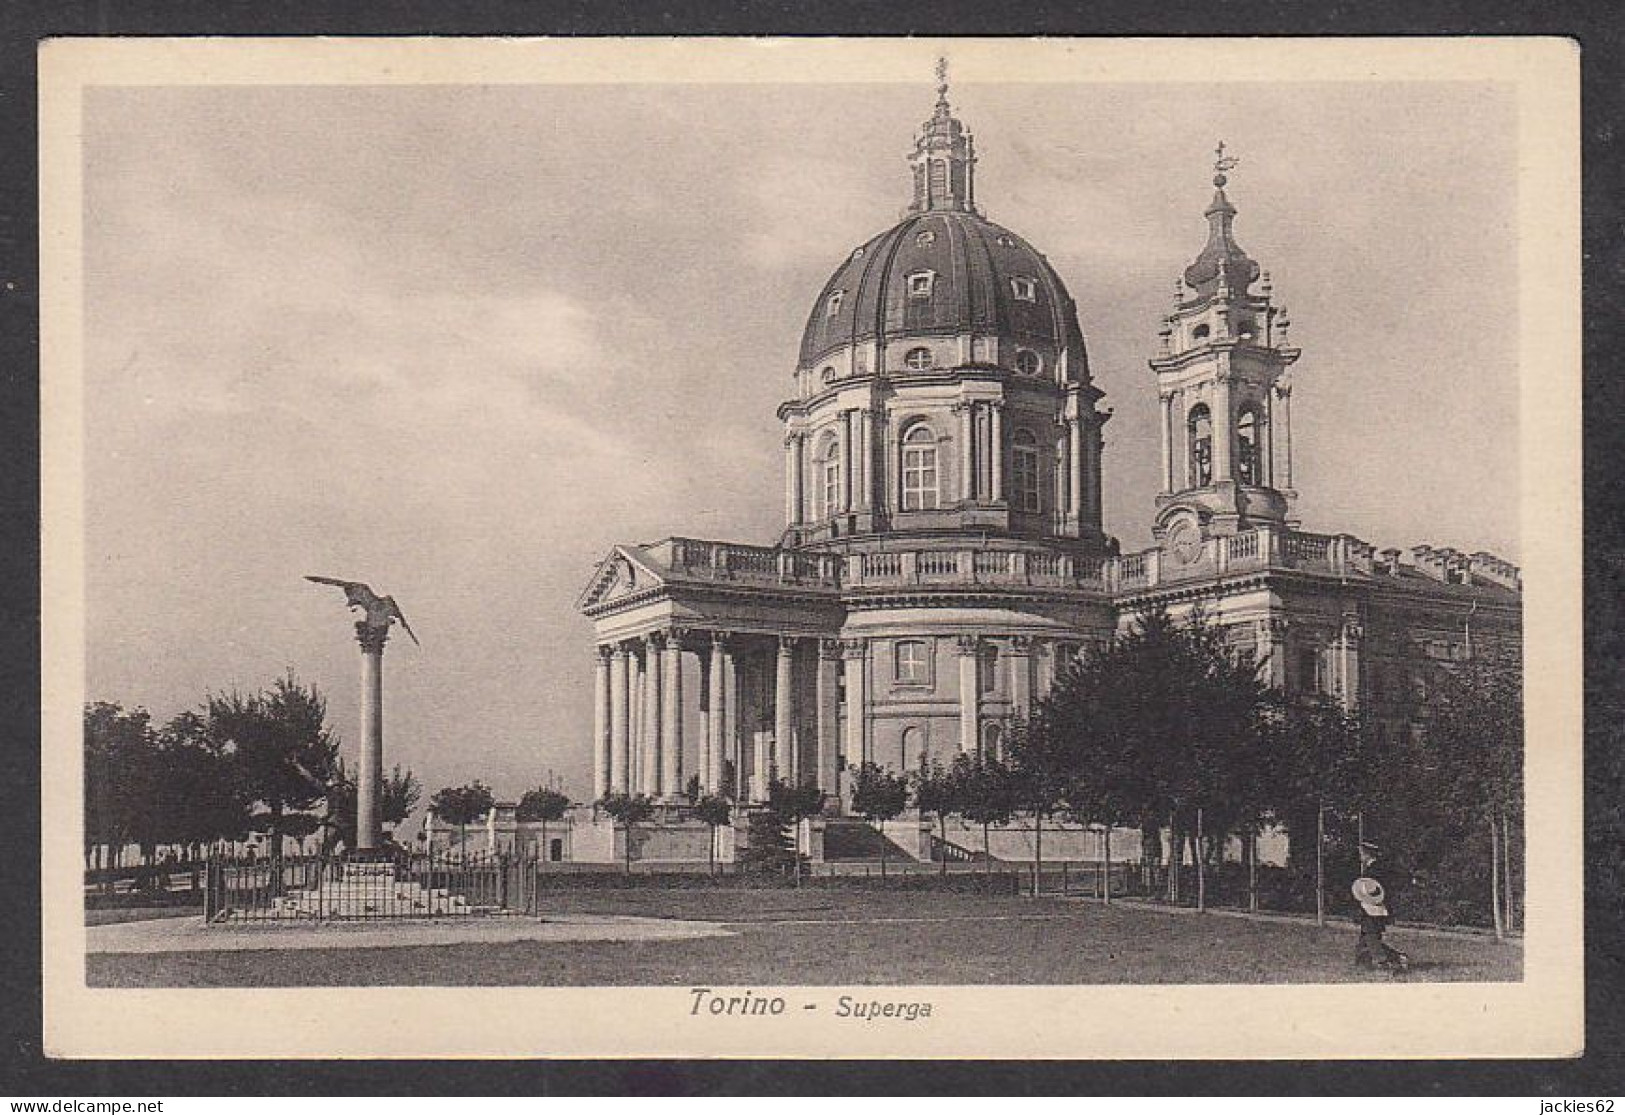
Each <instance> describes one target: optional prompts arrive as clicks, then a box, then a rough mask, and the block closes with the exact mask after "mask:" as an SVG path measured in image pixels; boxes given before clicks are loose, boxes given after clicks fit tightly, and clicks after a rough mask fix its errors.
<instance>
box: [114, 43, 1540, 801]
mask: <svg viewBox="0 0 1625 1115" xmlns="http://www.w3.org/2000/svg"><path fill="white" fill-rule="evenodd" d="M952 97H953V102H954V107H955V110H956V113H957V114H958V115H959V116H960V118H961V119H962V120H963V121H964V122H965V124H966V126H967V127H968V128H969V129H970V130H972V131H973V132H974V133H975V135H976V143H977V155H978V158H979V164H978V168H977V191H976V193H977V199H978V201H979V202H980V203H981V205H982V206H983V208H984V210H985V212H986V213H987V215H988V216H989V217H990V218H991V219H993V220H995V221H998V222H999V223H1001V224H1004V225H1006V226H1008V227H1010V228H1012V229H1014V230H1015V231H1017V232H1019V233H1020V234H1021V235H1023V236H1024V237H1025V238H1026V239H1028V240H1029V241H1031V242H1032V243H1033V244H1035V245H1036V246H1037V247H1038V248H1039V249H1040V250H1041V251H1043V252H1045V253H1046V254H1047V255H1048V257H1049V259H1050V261H1051V262H1052V263H1053V264H1054V265H1055V267H1056V269H1057V270H1058V272H1059V273H1060V275H1061V276H1062V278H1063V280H1064V281H1065V282H1066V283H1067V285H1068V287H1069V289H1070V290H1071V293H1072V295H1073V297H1074V299H1075V300H1076V302H1077V304H1078V312H1079V317H1080V320H1081V323H1082V326H1083V329H1084V333H1085V336H1086V338H1087V343H1088V346H1089V353H1090V362H1091V366H1092V368H1093V371H1094V376H1095V380H1096V382H1097V384H1098V385H1099V386H1100V387H1101V388H1102V389H1103V390H1104V391H1105V392H1106V398H1105V400H1104V401H1103V403H1102V405H1103V406H1106V407H1110V408H1112V409H1113V411H1114V412H1115V416H1114V418H1113V419H1112V421H1111V423H1110V425H1109V426H1108V427H1107V434H1106V456H1105V466H1104V471H1105V501H1104V505H1105V517H1106V526H1107V530H1108V531H1109V532H1111V533H1113V534H1115V535H1116V536H1118V537H1119V538H1120V539H1121V540H1122V542H1123V545H1124V548H1125V550H1128V549H1134V548H1138V547H1141V546H1144V545H1146V544H1148V542H1149V533H1148V526H1149V523H1150V520H1151V514H1152V510H1153V506H1152V499H1153V496H1154V493H1155V488H1156V479H1155V473H1156V470H1157V467H1158V461H1159V452H1160V450H1159V448H1158V443H1157V440H1156V432H1155V423H1156V414H1157V401H1156V393H1155V389H1154V384H1153V376H1152V373H1151V372H1150V371H1149V370H1148V369H1147V367H1146V360H1147V359H1148V358H1149V357H1150V356H1152V355H1154V354H1155V349H1156V342H1157V328H1158V324H1159V321H1160V318H1161V315H1162V314H1164V313H1165V312H1166V310H1167V308H1168V307H1169V305H1170V302H1171V298H1172V288H1173V280H1174V277H1175V276H1176V275H1177V274H1178V273H1179V272H1180V271H1181V270H1182V269H1183V267H1184V266H1185V265H1186V264H1187V263H1188V262H1189V261H1190V260H1191V259H1192V258H1193V257H1194V255H1195V254H1196V252H1197V251H1199V250H1200V248H1201V246H1202V244H1203V241H1204V239H1205V230H1206V225H1205V221H1204V219H1203V217H1202V210H1203V209H1204V208H1205V207H1206V205H1207V202H1208V200H1209V198H1210V196H1211V193H1212V187H1211V185H1210V182H1209V179H1210V176H1211V162H1212V149H1213V147H1214V145H1215V143H1216V142H1217V141H1218V140H1219V139H1221V138H1222V139H1223V140H1225V142H1226V145H1227V151H1229V152H1231V153H1234V154H1236V155H1238V156H1239V157H1240V159H1241V163H1240V165H1239V166H1238V167H1237V168H1236V169H1235V170H1234V171H1232V172H1231V175H1230V178H1231V184H1230V187H1229V189H1228V194H1229V196H1230V198H1231V201H1232V202H1233V204H1234V205H1235V206H1236V208H1237V209H1238V210H1239V216H1238V217H1237V219H1236V225H1235V232H1236V238H1237V240H1238V241H1239V242H1240V243H1241V244H1242V245H1243V246H1244V247H1245V248H1246V249H1247V251H1248V252H1249V254H1251V255H1252V256H1253V258H1254V259H1256V260H1258V261H1259V262H1260V263H1261V264H1262V265H1263V267H1265V268H1266V269H1268V270H1269V271H1270V272H1271V273H1272V275H1273V278H1274V283H1275V290H1276V298H1277V300H1278V302H1280V303H1284V304H1285V305H1286V306H1287V307H1288V308H1289V309H1290V311H1291V317H1292V322H1293V325H1292V338H1293V342H1294V343H1295V344H1296V345H1298V346H1300V347H1301V348H1302V349H1303V356H1302V357H1301V358H1300V360H1299V362H1298V364H1297V365H1296V368H1295V370H1294V381H1295V387H1294V391H1293V420H1294V430H1293V446H1294V478H1295V480H1296V483H1297V489H1298V491H1299V492H1300V499H1299V504H1298V513H1299V515H1300V517H1301V518H1302V520H1303V523H1304V527H1305V529H1309V530H1320V531H1348V532H1350V533H1353V534H1357V535H1359V536H1361V537H1363V538H1365V539H1367V540H1368V541H1370V542H1372V543H1374V544H1376V545H1378V546H1379V547H1382V546H1402V547H1409V546H1411V545H1414V544H1417V543H1422V542H1427V543H1431V544H1434V545H1449V546H1456V547H1459V548H1462V549H1465V550H1468V551H1472V550H1478V549H1488V550H1491V551H1493V552H1496V553H1499V554H1501V555H1503V556H1505V557H1507V558H1509V559H1511V560H1514V561H1516V560H1517V559H1518V556H1519V544H1518V535H1517V527H1518V516H1517V502H1516V491H1517V486H1518V480H1519V476H1518V468H1517V456H1516V444H1517V440H1516V435H1517V382H1518V379H1517V365H1516V358H1515V349H1516V339H1517V327H1518V323H1517V320H1516V307H1517V287H1516V283H1517V261H1516V258H1515V248H1516V239H1515V231H1514V223H1513V222H1514V220H1515V211H1514V206H1515V202H1516V197H1515V191H1514V185H1515V182H1514V172H1515V141H1516V131H1515V118H1514V114H1513V100H1512V91H1511V88H1510V86H1499V85H1488V84H1482V83H1446V82H1417V83H1392V84H1374V83H1361V84H1359V85H1349V84H1335V83H1302V84H1281V83H1269V84H1262V83H1260V84H1239V83H1238V84H1226V85H1223V86H1210V85H1194V84H1134V85H1113V84H1093V85H1055V84H1027V85H1006V84H990V83H981V84H967V85H956V86H955V88H954V90H953V93H952ZM933 100H934V92H933V90H932V87H931V82H930V80H929V75H922V80H921V81H919V82H918V83H908V82H899V83H896V84H887V85H874V84H866V85H840V84H830V85H807V84H798V85H782V86H780V85H749V86H746V85H706V84H684V85H638V86H624V87H617V86H609V85H594V86H570V85H562V86H561V85H537V86H501V87H487V86H457V85H442V86H433V87H428V86H395V87H359V86H351V87H338V86H315V87H296V86H265V87H243V86H238V87H185V88H182V87H155V88H96V89H91V90H88V91H87V93H86V97H85V102H84V126H85V132H84V137H83V143H84V147H83V151H84V181H85V210H84V216H85V229H84V232H85V272H84V280H85V287H84V289H85V309H86V315H85V322H86V367H85V379H86V398H87V404H86V412H85V430H86V446H87V449H86V458H85V481H86V492H87V496H86V502H87V505H86V566H87V567H86V571H85V572H86V594H87V600H86V602H87V611H88V616H89V623H88V631H87V655H88V658H87V694H86V697H87V699H89V700H109V701H117V702H119V703H121V704H124V705H126V706H136V705H140V706H144V707H146V708H148V709H150V710H151V711H152V712H153V714H154V715H155V716H157V717H160V718H167V717H168V716H171V715H173V714H174V713H176V712H179V711H181V710H183V709H186V708H191V707H195V706H196V705H198V704H199V703H200V702H201V701H202V700H203V699H204V698H205V696H206V695H207V694H208V693H211V692H224V691H229V690H232V689H239V690H255V689H259V688H261V687H264V686H267V685H269V684H270V683H271V682H272V681H273V680H274V679H275V678H277V677H278V676H280V675H281V674H283V673H284V672H286V671H288V670H290V669H291V670H292V671H294V672H295V673H296V674H297V675H298V676H299V678H300V679H301V680H303V681H305V682H309V683H314V684H315V685H316V686H318V687H319V688H320V689H321V690H322V691H323V692H324V693H325V694H326V695H327V696H328V699H329V714H330V719H331V721H332V723H333V725H334V727H335V728H336V730H337V731H338V733H339V735H340V736H341V737H342V739H343V740H344V746H345V752H346V754H347V755H350V756H352V757H351V759H350V761H351V762H352V763H353V762H354V760H353V752H354V745H355V741H356V738H357V733H356V702H357V687H358V681H357V672H358V657H359V656H358V653H357V649H356V645H355V640H354V636H353V632H352V630H351V626H350V624H351V620H352V617H351V616H350V615H349V614H348V613H347V612H346V611H345V610H344V608H343V602H342V598H341V597H340V595H339V594H338V592H337V590H334V589H327V588H319V587H317V586H315V585H311V584H309V583H307V582H306V581H304V580H303V579H302V576H303V575H304V574H307V573H317V574H325V575H331V576H339V577H344V578H351V579H357V580H364V581H368V582H370V583H371V584H372V585H373V587H374V588H376V589H377V590H379V591H380V592H384V593H391V594H393V595H394V596H395V597H396V599H397V600H398V601H399V602H400V604H401V606H402V608H403V609H404V611H405V613H406V615H407V617H408V618H409V619H410V621H411V623H412V626H413V629H414V630H415V631H416V632H417V634H418V636H419V638H420V639H422V641H423V645H422V647H421V648H419V647H416V646H414V645H412V643H411V642H410V640H407V639H405V638H404V637H402V636H400V635H399V634H397V636H396V637H395V638H394V639H392V640H391V642H390V646H389V650H388V652H387V654H386V661H385V678H386V703H385V718H386V719H385V748H386V753H385V763H386V765H393V764H395V763H400V764H402V765H403V766H405V767H408V768H410V769H412V770H413V771H414V772H416V773H417V774H418V775H419V777H420V778H421V779H422V781H423V782H424V784H425V788H426V794H425V796H427V794H428V793H432V792H433V791H434V790H435V789H437V788H439V787H441V786H445V785H453V784H461V783H463V782H467V781H470V780H473V779H476V778H478V779H480V780H482V781H484V782H486V783H487V784H489V785H491V786H492V787H493V788H494V789H495V791H496V793H497V796H498V797H499V799H506V800H513V799H515V798H517V797H518V796H519V794H521V793H522V792H523V791H524V790H525V789H527V788H529V787H532V786H535V785H537V784H539V783H541V782H542V781H543V780H544V779H545V778H546V777H547V776H548V773H549V772H553V773H554V774H555V775H558V776H562V777H563V779H564V782H565V786H566V789H567V790H570V791H573V793H574V794H575V795H576V796H577V797H585V796H586V795H587V794H588V793H589V792H590V785H589V781H588V769H589V757H590V752H591V747H590V729H591V690H592V629H591V625H590V624H589V623H588V622H587V621H586V620H585V619H584V618H582V617H581V616H580V615H579V614H578V613H577V612H576V610H575V601H576V599H577V597H578V595H579V593H580V592H581V590H582V589H583V587H584V586H585V585H586V583H587V580H588V578H589V576H590V574H591V573H592V571H593V569H594V567H595V565H596V563H597V562H598V561H599V560H600V559H601V558H603V557H604V556H605V555H606V554H607V553H608V551H609V549H610V547H611V546H612V545H613V544H615V543H616V542H634V543H636V542H648V541H654V540H656V539H658V538H662V537H666V536H668V535H673V534H681V535H688V536H692V537H702V538H723V539H736V540H740V541H746V542H755V543H764V544H769V543H771V542H773V541H774V540H776V538H777V536H778V533H779V531H780V530H781V529H782V527H783V522H782V515H783V490H784V489H783V478H782V467H783V451H782V446H781V433H780V430H779V427H778V424H777V421H776V420H775V418H774V408H775V407H776V406H777V404H778V403H779V402H781V401H783V399H784V398H786V397H787V396H788V395H789V394H790V392H791V387H792V385H791V380H790V376H791V373H792V371H793V369H794V361H795V358H796V352H797V347H798V344H799V339H800V334H801V329H802V326H803V324H804V323H805V321H806V316H807V314H808V312H809V310H810V308H811V306H812V303H813V301H814V299H815V298H816V296H817V294H818V292H819V290H820V288H821V287H822V285H823V283H824V281H825V279H826V278H827V277H828V275H829V274H830V272H832V271H833V270H834V269H835V268H836V266H837V265H838V264H840V263H841V262H842V261H843V260H844V259H845V257H846V256H847V255H848V254H849V253H850V251H851V249H852V248H853V247H854V246H856V245H857V244H860V243H862V242H864V241H865V240H867V239H868V238H869V237H871V236H873V235H874V234H876V233H878V232H879V231H881V230H883V229H884V228H886V227H888V226H889V225H890V224H891V223H892V222H894V221H896V220H897V219H898V218H899V217H900V216H901V214H902V210H903V207H904V205H905V204H906V202H907V200H908V186H909V183H908V175H907V169H906V164H905V162H904V156H905V154H906V153H907V151H908V150H909V147H910V144H911V141H912V138H913V135H914V132H915V129H916V128H917V127H918V125H919V124H920V122H921V121H923V120H924V119H925V118H926V117H927V116H928V115H929V113H930V109H931V105H932V102H933Z"/></svg>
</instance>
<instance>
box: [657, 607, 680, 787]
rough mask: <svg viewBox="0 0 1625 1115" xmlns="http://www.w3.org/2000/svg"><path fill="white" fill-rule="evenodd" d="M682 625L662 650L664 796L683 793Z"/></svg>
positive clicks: (672, 634)
mask: <svg viewBox="0 0 1625 1115" xmlns="http://www.w3.org/2000/svg"><path fill="white" fill-rule="evenodd" d="M684 634H685V632H684V631H683V630H682V629H681V628H675V627H674V628H672V630H670V631H668V632H667V633H666V645H665V648H664V649H663V650H662V651H661V667H660V674H661V677H660V696H661V699H662V701H663V702H664V707H663V708H662V709H661V712H660V764H661V765H660V795H661V796H662V797H666V798H674V797H677V796H679V795H680V794H682V792H683V635H684Z"/></svg>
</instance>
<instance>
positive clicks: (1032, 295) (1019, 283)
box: [1010, 276, 1038, 302]
mask: <svg viewBox="0 0 1625 1115" xmlns="http://www.w3.org/2000/svg"><path fill="white" fill-rule="evenodd" d="M1010 293H1012V294H1014V295H1015V296H1016V298H1017V299H1018V300H1020V301H1022V302H1036V301H1038V284H1037V283H1035V282H1033V281H1032V280H1031V279H1027V278H1021V277H1019V276H1018V277H1017V278H1014V279H1011V280H1010Z"/></svg>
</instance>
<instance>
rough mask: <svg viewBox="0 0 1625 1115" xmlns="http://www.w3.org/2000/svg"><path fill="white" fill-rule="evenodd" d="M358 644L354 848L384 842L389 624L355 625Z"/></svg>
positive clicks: (372, 845) (359, 848) (368, 846)
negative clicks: (358, 749)
mask: <svg viewBox="0 0 1625 1115" xmlns="http://www.w3.org/2000/svg"><path fill="white" fill-rule="evenodd" d="M355 633H356V640H357V641H358V642H359V643H360V644H361V761H360V764H359V766H358V767H357V769H356V780H355V781H356V825H355V829H356V851H358V852H367V851H371V850H373V849H375V848H377V847H378V846H379V845H380V844H382V843H383V835H384V834H383V820H384V816H383V783H382V777H383V770H384V643H385V642H387V641H388V639H389V628H388V627H382V628H379V627H371V626H368V624H367V623H365V622H361V623H358V624H356V625H355Z"/></svg>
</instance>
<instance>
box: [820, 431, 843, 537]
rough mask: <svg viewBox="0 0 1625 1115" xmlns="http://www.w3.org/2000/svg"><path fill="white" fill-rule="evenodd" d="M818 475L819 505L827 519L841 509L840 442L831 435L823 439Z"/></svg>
mask: <svg viewBox="0 0 1625 1115" xmlns="http://www.w3.org/2000/svg"><path fill="white" fill-rule="evenodd" d="M818 475H819V479H820V480H821V481H822V489H823V491H822V493H821V494H822V496H823V502H822V504H821V506H822V508H823V511H824V518H826V519H827V518H830V517H831V516H833V515H835V514H836V513H837V512H839V511H840V509H841V444H840V442H839V441H837V440H836V439H835V438H833V437H831V438H825V439H824V449H823V452H821V453H820V454H819V455H818Z"/></svg>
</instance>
